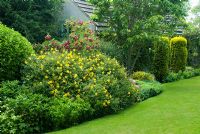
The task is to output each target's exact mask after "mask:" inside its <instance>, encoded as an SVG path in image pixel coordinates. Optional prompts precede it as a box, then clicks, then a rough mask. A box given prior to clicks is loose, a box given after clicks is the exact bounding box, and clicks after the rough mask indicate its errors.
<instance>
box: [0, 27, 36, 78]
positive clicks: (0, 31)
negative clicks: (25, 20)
mask: <svg viewBox="0 0 200 134" xmlns="http://www.w3.org/2000/svg"><path fill="white" fill-rule="evenodd" d="M31 53H33V48H32V46H31V44H30V43H29V42H28V40H27V39H26V38H24V37H23V36H22V35H21V34H19V33H18V32H16V31H14V30H13V29H10V28H8V27H6V26H5V25H3V24H1V23H0V81H4V80H15V79H19V78H20V69H21V65H22V63H24V61H25V59H27V57H28V56H30V55H31Z"/></svg>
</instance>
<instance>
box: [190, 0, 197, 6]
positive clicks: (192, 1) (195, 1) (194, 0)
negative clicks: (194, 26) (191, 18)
mask: <svg viewBox="0 0 200 134" xmlns="http://www.w3.org/2000/svg"><path fill="white" fill-rule="evenodd" d="M198 2H199V0H190V4H191V6H192V7H195V6H196V5H197V4H198Z"/></svg>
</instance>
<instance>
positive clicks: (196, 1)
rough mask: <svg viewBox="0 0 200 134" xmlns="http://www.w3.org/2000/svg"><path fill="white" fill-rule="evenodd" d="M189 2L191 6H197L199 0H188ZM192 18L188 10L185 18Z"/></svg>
mask: <svg viewBox="0 0 200 134" xmlns="http://www.w3.org/2000/svg"><path fill="white" fill-rule="evenodd" d="M189 2H190V5H191V7H192V8H193V7H195V6H197V4H198V3H199V2H200V0H189ZM192 18H194V15H193V14H192V13H191V12H189V16H188V17H187V20H188V21H191V19H192Z"/></svg>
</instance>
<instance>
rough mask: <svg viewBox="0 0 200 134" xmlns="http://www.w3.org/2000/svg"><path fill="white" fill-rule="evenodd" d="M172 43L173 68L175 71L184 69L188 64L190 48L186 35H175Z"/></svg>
mask: <svg viewBox="0 0 200 134" xmlns="http://www.w3.org/2000/svg"><path fill="white" fill-rule="evenodd" d="M170 44H171V56H172V57H171V70H172V71H173V72H179V71H184V70H185V67H186V64H187V57H188V50H187V40H186V39H185V38H184V37H174V38H172V39H171V41H170Z"/></svg>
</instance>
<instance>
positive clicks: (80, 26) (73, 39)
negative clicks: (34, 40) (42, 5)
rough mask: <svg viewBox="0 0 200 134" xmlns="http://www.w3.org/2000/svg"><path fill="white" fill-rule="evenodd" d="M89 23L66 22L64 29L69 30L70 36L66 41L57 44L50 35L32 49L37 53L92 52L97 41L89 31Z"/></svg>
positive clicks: (96, 45)
mask: <svg viewBox="0 0 200 134" xmlns="http://www.w3.org/2000/svg"><path fill="white" fill-rule="evenodd" d="M90 23H91V22H83V21H72V20H70V21H66V27H67V28H69V29H70V34H69V37H68V39H67V40H64V41H63V42H59V41H57V40H55V39H53V38H52V37H51V36H50V35H46V36H45V41H44V42H43V43H42V44H34V46H33V47H34V49H35V51H36V52H37V53H40V51H44V52H46V51H50V50H51V49H52V48H54V49H57V50H59V51H64V50H67V51H71V50H78V51H81V50H93V49H96V48H97V47H98V46H99V39H98V38H97V36H96V35H95V33H94V31H92V30H91V29H89V24H90Z"/></svg>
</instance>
